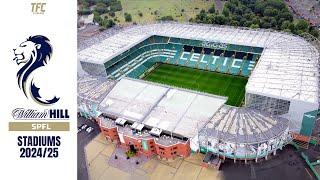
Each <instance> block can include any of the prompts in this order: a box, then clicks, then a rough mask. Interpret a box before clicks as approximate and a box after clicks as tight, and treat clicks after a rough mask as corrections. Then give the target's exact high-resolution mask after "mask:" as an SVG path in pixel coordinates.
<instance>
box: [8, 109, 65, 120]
mask: <svg viewBox="0 0 320 180" xmlns="http://www.w3.org/2000/svg"><path fill="white" fill-rule="evenodd" d="M12 117H13V118H14V119H16V120H18V119H24V120H25V119H69V117H70V116H69V111H68V109H45V110H43V111H38V110H35V109H24V108H16V109H14V110H13V111H12Z"/></svg>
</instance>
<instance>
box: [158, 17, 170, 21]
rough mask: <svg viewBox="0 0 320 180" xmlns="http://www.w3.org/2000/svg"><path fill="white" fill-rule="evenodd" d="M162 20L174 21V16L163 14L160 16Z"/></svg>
mask: <svg viewBox="0 0 320 180" xmlns="http://www.w3.org/2000/svg"><path fill="white" fill-rule="evenodd" d="M160 20H161V21H173V17H172V16H162V17H161V18H160Z"/></svg>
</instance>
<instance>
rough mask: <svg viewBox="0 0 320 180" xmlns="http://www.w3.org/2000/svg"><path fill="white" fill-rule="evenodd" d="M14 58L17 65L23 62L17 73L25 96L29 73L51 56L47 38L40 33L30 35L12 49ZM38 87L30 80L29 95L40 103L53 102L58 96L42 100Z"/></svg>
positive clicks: (56, 100)
mask: <svg viewBox="0 0 320 180" xmlns="http://www.w3.org/2000/svg"><path fill="white" fill-rule="evenodd" d="M13 52H14V56H15V57H14V58H13V60H14V61H16V63H17V64H18V65H20V64H23V66H22V67H21V68H20V70H19V71H18V73H17V79H18V85H19V88H20V89H22V90H23V93H24V94H25V96H26V97H28V96H27V92H26V82H27V79H28V77H29V75H30V74H31V73H32V72H33V71H34V70H36V69H37V68H39V67H41V66H44V65H46V64H47V61H48V60H49V59H50V58H51V54H52V47H51V45H50V42H49V39H48V38H47V37H45V36H42V35H36V36H30V37H29V38H28V39H27V40H26V41H24V42H22V43H21V44H20V45H19V46H18V47H17V48H16V49H13ZM39 90H40V88H38V87H37V86H36V85H35V84H34V83H33V82H32V81H31V84H30V95H31V96H32V98H33V99H34V100H35V101H36V102H38V103H41V104H54V103H56V102H58V100H59V98H57V97H54V98H52V99H50V100H42V99H41V96H40V94H39Z"/></svg>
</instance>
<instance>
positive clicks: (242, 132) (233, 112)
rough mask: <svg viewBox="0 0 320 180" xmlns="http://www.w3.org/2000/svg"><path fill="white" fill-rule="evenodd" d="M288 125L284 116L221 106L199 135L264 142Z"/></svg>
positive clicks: (238, 140) (276, 135) (238, 141)
mask: <svg viewBox="0 0 320 180" xmlns="http://www.w3.org/2000/svg"><path fill="white" fill-rule="evenodd" d="M288 127H289V121H288V120H287V119H285V118H280V117H273V116H270V115H266V114H263V113H262V112H258V111H255V110H252V109H248V108H236V107H231V106H223V107H221V109H219V111H218V112H217V113H216V114H215V115H214V117H213V118H212V119H211V120H210V122H208V124H207V125H206V126H205V127H204V128H203V129H202V130H201V131H200V133H199V134H200V136H202V135H203V136H204V137H208V138H213V139H221V140H223V141H224V142H229V143H249V144H250V143H257V142H265V141H269V140H270V139H274V138H276V137H280V136H281V135H283V134H284V133H285V132H286V130H287V129H288Z"/></svg>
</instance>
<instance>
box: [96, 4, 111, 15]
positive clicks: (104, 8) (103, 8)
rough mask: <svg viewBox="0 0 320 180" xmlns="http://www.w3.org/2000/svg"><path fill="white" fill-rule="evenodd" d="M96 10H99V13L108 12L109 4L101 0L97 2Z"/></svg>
mask: <svg viewBox="0 0 320 180" xmlns="http://www.w3.org/2000/svg"><path fill="white" fill-rule="evenodd" d="M94 11H96V12H98V13H99V14H104V13H106V12H108V6H107V5H106V4H105V3H103V2H99V3H97V4H96V7H95V8H94Z"/></svg>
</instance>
